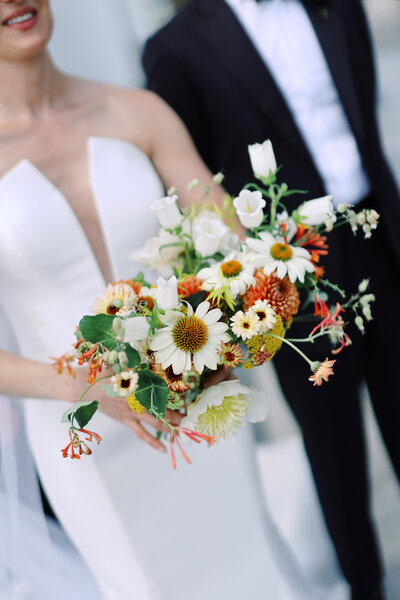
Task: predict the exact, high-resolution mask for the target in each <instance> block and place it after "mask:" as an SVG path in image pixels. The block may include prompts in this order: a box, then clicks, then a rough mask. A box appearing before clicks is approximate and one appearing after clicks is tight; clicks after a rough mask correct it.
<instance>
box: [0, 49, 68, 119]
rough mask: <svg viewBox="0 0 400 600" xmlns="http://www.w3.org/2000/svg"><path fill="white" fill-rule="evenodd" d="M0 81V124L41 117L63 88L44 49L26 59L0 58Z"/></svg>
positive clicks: (54, 102)
mask: <svg viewBox="0 0 400 600" xmlns="http://www.w3.org/2000/svg"><path fill="white" fill-rule="evenodd" d="M0 81H1V87H0V127H1V126H7V125H11V124H15V123H17V122H21V123H22V122H26V121H29V120H31V119H37V118H45V117H46V115H47V114H48V113H49V111H50V110H51V108H52V107H53V106H54V105H55V104H56V103H57V100H58V99H60V97H61V96H62V94H63V89H64V77H63V75H62V74H61V73H60V72H59V71H57V69H56V68H55V67H54V65H53V63H52V62H51V59H50V57H49V55H48V54H47V53H46V52H44V53H43V54H41V55H39V56H35V57H34V58H31V59H30V60H29V61H23V62H22V61H21V62H12V63H11V62H8V63H6V62H4V63H3V62H0Z"/></svg>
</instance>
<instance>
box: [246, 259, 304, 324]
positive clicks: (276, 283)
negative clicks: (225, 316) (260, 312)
mask: <svg viewBox="0 0 400 600" xmlns="http://www.w3.org/2000/svg"><path fill="white" fill-rule="evenodd" d="M254 277H255V280H256V285H254V286H251V287H249V288H248V290H247V292H246V294H245V295H244V298H243V299H244V310H248V309H249V308H250V307H251V306H253V304H255V303H256V302H257V300H267V301H268V302H269V303H270V305H271V307H272V308H273V309H274V311H275V312H276V314H277V315H280V316H281V317H282V319H284V320H285V321H288V320H289V319H290V318H291V316H292V315H295V314H296V313H297V311H298V310H299V305H300V297H299V292H298V290H297V288H296V286H295V284H294V283H292V282H291V281H290V279H289V277H284V278H283V279H280V277H278V276H277V275H276V274H275V273H272V274H271V275H265V273H264V271H262V270H259V271H256V272H255V274H254Z"/></svg>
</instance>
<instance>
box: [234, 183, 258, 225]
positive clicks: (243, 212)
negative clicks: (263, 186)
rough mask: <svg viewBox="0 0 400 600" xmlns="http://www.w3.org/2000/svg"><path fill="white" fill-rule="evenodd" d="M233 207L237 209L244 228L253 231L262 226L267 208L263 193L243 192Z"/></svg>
mask: <svg viewBox="0 0 400 600" xmlns="http://www.w3.org/2000/svg"><path fill="white" fill-rule="evenodd" d="M233 206H234V207H235V208H236V214H237V216H238V217H239V220H240V222H241V224H242V225H243V227H247V228H248V229H252V228H254V227H258V226H259V225H261V223H262V220H263V218H264V213H263V208H264V206H265V200H264V199H263V197H262V194H261V192H251V191H250V190H242V191H241V192H240V194H239V196H238V197H237V198H235V199H234V201H233Z"/></svg>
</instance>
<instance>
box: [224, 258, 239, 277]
mask: <svg viewBox="0 0 400 600" xmlns="http://www.w3.org/2000/svg"><path fill="white" fill-rule="evenodd" d="M221 271H222V273H223V275H224V276H225V277H237V276H238V275H239V273H241V272H242V271H243V266H242V264H241V263H240V262H239V261H238V260H228V261H227V262H224V263H222V265H221Z"/></svg>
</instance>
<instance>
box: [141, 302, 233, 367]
mask: <svg viewBox="0 0 400 600" xmlns="http://www.w3.org/2000/svg"><path fill="white" fill-rule="evenodd" d="M209 308H210V303H209V302H201V303H200V304H199V306H198V307H197V309H196V312H195V313H194V314H193V308H192V307H191V306H190V304H188V310H187V314H183V313H181V312H179V311H177V310H166V311H165V315H160V317H159V318H160V320H161V322H162V323H163V324H164V325H166V327H163V328H162V329H159V330H158V331H157V332H156V333H155V334H154V337H153V338H152V339H151V340H150V344H149V346H150V348H151V350H154V352H155V358H156V361H157V362H158V363H160V364H161V365H162V368H163V369H167V368H168V367H169V366H171V365H172V369H173V371H174V373H175V375H179V374H180V373H182V372H183V371H190V370H191V369H192V360H193V364H194V368H195V369H196V371H198V372H199V373H202V372H203V370H204V367H208V368H209V369H216V368H217V365H218V361H219V356H218V350H219V348H220V346H221V342H228V341H230V336H229V334H228V333H226V330H227V329H228V325H227V324H226V323H221V322H220V318H221V317H222V312H221V311H220V310H219V308H214V309H212V310H209Z"/></svg>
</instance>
